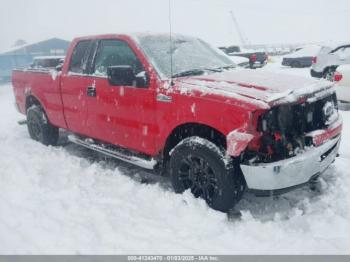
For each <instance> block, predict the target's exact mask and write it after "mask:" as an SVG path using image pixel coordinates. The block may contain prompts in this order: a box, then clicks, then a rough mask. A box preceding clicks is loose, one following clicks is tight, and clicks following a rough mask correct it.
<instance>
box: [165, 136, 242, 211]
mask: <svg viewBox="0 0 350 262" xmlns="http://www.w3.org/2000/svg"><path fill="white" fill-rule="evenodd" d="M169 173H170V178H171V182H172V185H173V187H174V190H175V192H176V193H182V192H184V191H185V190H187V189H190V190H191V192H192V194H193V195H194V196H195V197H200V198H202V199H204V200H205V201H206V202H207V204H208V205H209V206H210V207H211V208H213V209H215V210H219V211H222V212H227V211H229V210H230V209H231V208H233V207H234V205H235V204H236V203H238V201H239V200H240V199H241V198H242V195H243V193H244V190H245V188H246V183H245V180H244V177H243V174H242V172H241V170H240V168H239V166H238V165H235V164H234V161H233V160H232V159H231V158H230V159H227V158H226V157H225V155H224V153H223V151H222V150H220V149H219V148H218V147H217V146H216V145H215V144H213V143H212V142H210V141H208V140H206V139H203V138H199V137H189V138H186V139H184V140H183V141H182V142H180V143H179V144H178V145H177V146H176V147H175V148H174V149H173V150H172V153H171V157H170V163H169Z"/></svg>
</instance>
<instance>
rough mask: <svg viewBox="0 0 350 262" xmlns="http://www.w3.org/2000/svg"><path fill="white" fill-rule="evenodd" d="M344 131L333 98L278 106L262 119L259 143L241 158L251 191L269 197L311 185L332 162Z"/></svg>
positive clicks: (260, 119) (261, 117) (308, 99)
mask: <svg viewBox="0 0 350 262" xmlns="http://www.w3.org/2000/svg"><path fill="white" fill-rule="evenodd" d="M341 128H342V121H341V118H340V116H339V114H338V105H337V98H336V95H335V93H331V94H329V95H327V96H324V97H322V98H319V99H317V100H316V99H315V98H314V97H311V98H303V99H302V100H299V101H298V102H296V103H290V104H283V105H277V106H275V107H272V108H271V109H270V110H269V111H267V112H265V113H263V114H261V115H259V117H258V119H257V130H256V131H257V132H258V133H259V135H260V138H259V140H258V141H259V142H258V143H256V145H255V148H254V147H249V146H248V148H247V149H246V151H245V152H244V153H243V154H242V161H241V169H242V172H243V174H244V176H245V179H246V182H247V185H248V188H250V189H252V190H257V191H265V192H268V194H271V192H275V193H277V192H278V191H279V190H282V191H283V192H285V191H288V190H287V189H292V188H294V187H295V186H297V185H302V184H305V183H307V182H309V181H310V180H311V179H313V178H314V177H315V176H318V175H319V174H320V173H322V172H323V171H324V170H325V169H326V168H327V167H328V166H329V165H330V164H331V163H332V162H333V161H334V158H335V157H336V155H337V154H338V148H339V141H340V133H341Z"/></svg>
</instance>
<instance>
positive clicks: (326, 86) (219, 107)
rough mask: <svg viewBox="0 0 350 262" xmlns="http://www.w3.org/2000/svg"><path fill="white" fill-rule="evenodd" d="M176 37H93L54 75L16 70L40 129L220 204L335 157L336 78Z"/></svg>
mask: <svg viewBox="0 0 350 262" xmlns="http://www.w3.org/2000/svg"><path fill="white" fill-rule="evenodd" d="M172 40H173V42H172V44H171V46H172V49H171V50H169V46H170V45H169V37H168V35H165V34H164V35H162V34H160V35H158V34H154V35H152V34H137V35H113V34H111V35H100V36H95V37H82V38H77V39H75V40H74V41H73V42H72V44H71V46H70V48H69V50H68V53H67V56H66V59H65V61H64V65H63V67H62V71H61V72H59V73H56V74H54V77H53V75H52V71H47V72H46V73H45V72H42V71H40V70H38V71H35V70H15V71H14V72H13V79H12V82H13V88H14V94H15V97H16V104H17V107H18V109H19V111H20V112H22V113H23V114H26V117H27V126H28V131H29V135H30V137H31V138H33V139H34V140H37V141H40V142H41V143H43V144H45V145H55V144H56V143H57V139H58V135H59V132H58V129H59V128H63V129H66V130H67V131H68V132H70V133H71V134H70V135H69V136H68V137H69V140H70V141H71V142H73V143H76V144H79V145H81V146H84V147H87V148H89V149H92V150H95V151H98V152H101V153H103V154H106V155H108V156H111V157H115V158H117V159H121V160H123V161H127V162H129V163H133V164H135V165H138V166H141V167H143V168H147V169H153V170H155V172H157V173H159V174H161V175H168V176H169V177H170V179H171V182H172V185H173V187H174V189H175V192H177V193H181V192H184V191H185V190H190V191H191V192H192V194H193V195H194V196H195V197H200V198H203V199H205V201H206V202H207V203H208V205H209V206H210V207H212V208H214V209H217V210H220V211H228V210H229V209H230V208H232V207H233V206H234V205H235V204H236V203H237V202H238V201H239V200H240V199H241V197H242V195H243V193H244V192H245V190H246V189H249V190H251V191H252V192H254V193H255V194H257V195H271V194H279V193H283V192H286V191H289V190H291V189H293V188H295V187H297V186H301V185H305V184H307V183H309V182H311V181H314V179H315V178H316V177H317V176H319V175H320V174H321V173H322V172H323V171H324V170H325V169H327V167H328V166H329V165H330V164H331V163H332V162H333V161H334V159H335V157H336V155H337V153H338V148H339V142H340V135H341V128H342V122H341V119H340V118H339V117H338V111H337V101H336V96H335V91H334V89H333V87H332V83H330V82H329V81H323V80H322V81H319V80H314V79H305V78H299V77H296V76H289V75H283V74H279V73H273V72H264V71H256V70H245V69H238V68H235V66H234V65H233V64H232V61H231V60H230V58H229V57H227V56H226V55H224V54H222V53H221V52H219V51H218V50H217V49H215V48H212V47H211V46H210V45H209V44H207V43H205V42H204V41H202V40H200V39H197V38H193V37H187V36H181V35H174V36H173V37H172ZM171 56H172V59H171ZM171 61H173V64H171V63H170V62H171Z"/></svg>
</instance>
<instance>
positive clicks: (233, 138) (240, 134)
mask: <svg viewBox="0 0 350 262" xmlns="http://www.w3.org/2000/svg"><path fill="white" fill-rule="evenodd" d="M253 138H254V135H252V134H249V133H246V132H244V131H242V130H240V129H235V130H233V131H232V132H230V133H229V134H228V135H227V136H226V143H227V154H228V155H229V156H233V157H238V156H239V155H240V154H241V153H242V152H243V151H244V150H245V149H246V148H247V146H248V144H249V142H250V141H252V139H253Z"/></svg>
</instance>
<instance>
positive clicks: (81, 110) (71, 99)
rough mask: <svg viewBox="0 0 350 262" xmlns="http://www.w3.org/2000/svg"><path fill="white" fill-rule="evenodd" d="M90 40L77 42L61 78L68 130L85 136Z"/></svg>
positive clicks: (91, 43)
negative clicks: (65, 71)
mask: <svg viewBox="0 0 350 262" xmlns="http://www.w3.org/2000/svg"><path fill="white" fill-rule="evenodd" d="M93 43H94V42H93V41H92V40H82V41H79V42H78V43H77V44H76V45H75V47H74V49H73V53H72V55H71V60H70V61H69V68H68V71H67V73H66V74H63V75H62V78H61V93H62V101H63V106H64V115H65V118H66V122H67V125H68V129H69V130H71V131H73V132H76V133H79V134H84V135H87V125H86V121H87V103H86V98H87V95H86V94H87V79H86V75H85V74H86V73H87V70H88V60H89V56H90V53H91V49H92V47H93Z"/></svg>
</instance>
